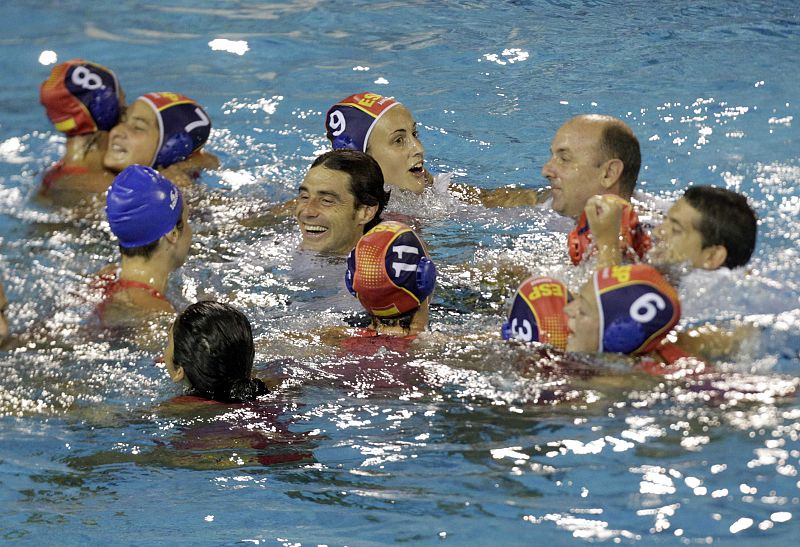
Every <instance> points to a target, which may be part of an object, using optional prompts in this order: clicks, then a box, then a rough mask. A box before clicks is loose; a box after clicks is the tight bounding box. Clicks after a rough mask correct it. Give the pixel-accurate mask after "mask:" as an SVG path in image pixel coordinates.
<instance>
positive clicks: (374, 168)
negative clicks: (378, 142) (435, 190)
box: [311, 148, 391, 233]
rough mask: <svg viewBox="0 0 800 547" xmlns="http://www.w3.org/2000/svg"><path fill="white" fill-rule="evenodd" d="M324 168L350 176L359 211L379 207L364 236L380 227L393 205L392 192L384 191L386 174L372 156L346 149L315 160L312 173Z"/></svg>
mask: <svg viewBox="0 0 800 547" xmlns="http://www.w3.org/2000/svg"><path fill="white" fill-rule="evenodd" d="M320 165H321V166H322V167H325V168H326V169H333V170H334V171H341V172H343V173H347V174H348V175H349V176H350V191H351V192H352V194H353V196H355V198H356V207H361V206H362V205H367V206H373V205H377V206H378V211H377V212H376V213H375V217H373V219H372V220H371V221H369V222H368V223H367V224H366V225H365V226H364V233H367V232H368V231H370V230H371V229H372V228H374V227H375V226H377V225H378V224H380V222H381V220H382V219H381V213H382V212H383V208H384V207H386V204H387V203H389V196H390V195H391V192H387V191H386V190H384V188H383V186H384V181H383V171H381V166H380V165H378V162H377V161H375V160H374V159H373V158H372V156H368V155H367V154H365V153H363V152H359V151H358V150H350V149H346V148H345V149H340V150H331V151H330V152H325V153H324V154H322V155H321V156H319V157H318V158H317V159H315V160H314V163H312V164H311V169H313V168H314V167H317V166H320Z"/></svg>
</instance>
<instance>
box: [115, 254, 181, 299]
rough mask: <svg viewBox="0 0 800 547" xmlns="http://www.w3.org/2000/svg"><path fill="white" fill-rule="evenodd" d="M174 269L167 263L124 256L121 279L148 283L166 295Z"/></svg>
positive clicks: (120, 273)
mask: <svg viewBox="0 0 800 547" xmlns="http://www.w3.org/2000/svg"><path fill="white" fill-rule="evenodd" d="M171 273H172V269H171V268H169V265H168V263H167V261H165V260H154V259H153V258H150V259H146V258H143V257H140V256H123V257H122V265H121V267H120V272H119V278H120V279H126V280H128V281H138V282H140V283H146V284H147V285H150V286H151V287H153V288H154V289H155V290H157V291H158V292H160V293H161V294H164V293H165V292H166V290H167V281H169V274H171Z"/></svg>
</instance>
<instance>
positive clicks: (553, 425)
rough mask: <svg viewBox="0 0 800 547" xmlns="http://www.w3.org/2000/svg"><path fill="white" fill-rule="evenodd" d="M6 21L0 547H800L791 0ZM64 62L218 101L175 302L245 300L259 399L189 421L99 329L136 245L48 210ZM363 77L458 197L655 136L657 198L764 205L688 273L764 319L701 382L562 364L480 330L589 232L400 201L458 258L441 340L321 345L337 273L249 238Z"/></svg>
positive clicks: (84, 219) (75, 15)
mask: <svg viewBox="0 0 800 547" xmlns="http://www.w3.org/2000/svg"><path fill="white" fill-rule="evenodd" d="M0 29H2V33H1V34H0V45H2V51H3V55H2V57H0V67H1V68H2V72H1V74H2V76H0V82H2V85H0V112H2V115H1V116H0V242H2V243H1V245H2V247H1V248H2V253H1V256H0V275H1V276H2V281H3V283H4V285H5V288H6V292H7V294H8V296H9V300H10V301H11V306H10V310H9V313H10V316H11V323H12V330H14V331H16V332H22V331H29V332H31V331H33V332H46V333H48V336H46V337H42V339H43V340H44V341H42V342H38V343H31V344H30V346H29V347H24V348H20V349H17V350H14V351H4V352H0V422H1V423H2V426H1V428H0V503H1V504H2V505H1V506H0V507H2V511H1V513H2V517H0V538H2V539H3V540H5V541H10V542H17V543H19V544H31V545H33V544H41V543H53V542H58V543H64V544H79V543H87V542H91V543H97V544H100V543H114V544H145V545H147V544H162V543H166V544H200V545H220V544H238V543H244V544H261V545H298V544H300V545H317V544H328V545H342V544H347V545H375V544H387V543H406V544H452V545H485V544H488V543H492V542H493V543H497V544H502V545H539V544H547V543H550V544H566V543H593V542H608V543H645V544H650V543H664V544H689V545H694V544H723V545H733V544H735V545H747V544H751V545H755V544H763V542H766V541H769V542H771V544H773V545H793V544H795V542H796V538H797V537H798V533H800V526H798V521H799V520H800V514H799V513H800V490H799V489H800V478H799V477H798V467H800V442H799V441H798V436H799V435H800V405H798V401H797V398H796V396H795V395H794V390H795V389H796V388H797V384H798V382H797V377H798V373H799V372H800V355H799V352H800V340H799V339H798V336H797V330H798V327H799V326H800V264H799V263H798V252H799V250H798V245H797V241H798V238H800V222H799V221H798V217H800V190H798V187H800V156H798V150H799V149H800V148H798V146H800V134H798V127H799V123H798V122H799V121H800V118H799V116H800V109H799V108H798V105H799V104H800V96H798V82H800V16H798V10H797V5H796V2H794V1H789V0H786V1H770V2H767V1H753V2H746V3H740V2H729V3H725V2H705V3H698V2H689V1H677V0H675V1H665V2H647V1H629V2H605V1H601V0H592V1H590V0H584V1H574V0H563V1H555V0H553V1H545V0H535V1H530V2H512V1H506V2H478V1H473V0H459V1H450V2H425V1H413V2H408V1H406V2H395V1H391V0H389V1H385V2H379V3H369V2H338V1H333V2H321V1H314V0H304V1H296V2H280V3H278V2H275V3H261V2H255V1H254V2H227V1H208V2H187V1H183V0H171V1H168V2H161V3H147V4H142V3H140V2H127V1H120V2H113V3H107V2H92V1H90V2H86V1H81V2H78V1H73V0H67V1H63V2H59V3H58V7H54V5H53V3H51V2H41V1H34V2H20V3H16V4H14V5H9V6H4V14H3V18H2V20H0ZM215 40H228V41H229V42H214V41H215ZM225 43H227V44H228V46H226V47H227V48H228V49H235V47H238V48H239V51H243V50H244V49H245V47H244V46H245V44H246V49H247V50H246V51H244V52H243V54H242V55H239V54H238V53H235V52H230V51H225V50H221V49H214V47H212V45H211V44H213V45H214V46H216V47H219V44H223V45H224V44H225ZM234 46H235V47H234ZM45 51H52V52H55V54H56V55H57V58H58V61H59V62H60V61H64V60H67V59H70V58H72V57H78V56H80V57H84V58H88V59H92V60H95V61H97V62H101V63H102V64H105V65H106V66H109V67H112V68H113V69H114V70H115V71H116V73H117V75H118V76H119V78H120V81H121V83H122V85H123V86H124V88H125V90H126V92H127V94H128V97H129V98H134V97H136V96H138V95H139V94H142V93H145V92H149V91H160V90H175V91H180V92H184V93H186V94H188V95H190V96H192V97H194V98H196V99H198V100H199V101H200V102H201V103H202V104H203V105H205V106H206V107H207V110H208V112H209V113H210V115H211V117H212V120H213V123H214V131H213V134H212V138H211V141H210V143H209V145H208V148H209V149H211V150H213V151H214V152H215V153H216V154H218V155H219V156H220V159H221V160H222V167H221V168H220V169H219V170H218V171H215V172H212V173H206V174H205V175H204V176H203V178H202V180H201V184H200V186H199V187H198V188H196V189H194V190H193V191H192V192H191V193H190V194H191V195H190V197H189V199H190V201H191V203H192V204H193V209H192V217H191V221H192V223H193V226H194V229H195V239H194V243H193V252H192V255H191V256H190V259H189V261H188V262H187V264H186V265H185V266H184V267H183V268H182V269H181V270H180V271H179V272H178V273H177V274H176V275H175V276H174V277H173V279H172V281H171V284H170V288H169V293H170V296H171V297H173V299H174V300H175V301H177V302H179V303H183V304H186V303H189V302H192V301H194V300H196V299H198V298H201V297H214V298H219V299H224V300H226V301H229V302H232V303H234V304H236V305H237V306H239V307H241V308H242V309H243V310H245V311H246V313H247V314H248V316H249V317H251V319H252V321H253V324H254V327H255V331H256V334H257V337H258V340H259V348H258V356H257V361H258V363H257V368H258V372H259V374H261V375H263V376H275V377H279V378H282V381H281V382H280V385H279V388H278V389H277V390H275V392H274V393H273V394H272V395H271V396H270V397H268V398H267V400H265V401H264V402H263V403H261V404H259V405H257V406H256V407H248V408H222V409H221V408H219V407H211V408H206V407H203V408H176V407H175V406H174V405H169V404H168V401H169V399H170V398H171V397H173V396H174V395H176V394H177V389H176V388H175V387H174V386H173V385H172V384H171V383H169V382H168V381H167V379H166V375H165V374H164V371H163V370H162V369H160V368H158V367H156V366H154V358H155V357H157V356H158V355H159V354H160V351H161V350H160V348H158V347H155V346H153V345H152V344H150V345H148V344H144V345H133V344H129V343H127V342H125V341H124V340H119V339H117V338H115V337H114V336H113V335H112V334H111V333H104V332H98V331H97V330H96V329H94V327H93V325H92V324H91V321H90V320H89V319H87V318H88V317H89V316H90V315H91V310H92V307H93V301H92V299H91V297H90V296H88V295H87V294H86V291H85V287H86V284H87V282H88V278H89V275H90V274H91V273H92V272H96V271H97V270H98V269H99V268H100V267H102V266H103V265H104V264H106V263H108V262H109V261H111V260H113V259H114V257H115V256H116V251H115V247H114V243H113V242H112V240H111V238H110V236H109V233H108V229H107V226H106V225H105V224H104V223H102V222H101V221H100V220H97V219H95V218H92V217H91V215H82V216H78V217H76V216H75V215H74V214H71V213H69V212H68V211H59V210H52V209H49V208H47V207H46V206H44V205H43V204H41V203H39V202H37V201H36V200H35V199H34V195H35V192H36V188H37V184H38V180H39V177H40V175H41V172H42V171H43V169H45V168H46V167H47V166H48V165H49V164H50V163H52V162H53V161H54V160H55V159H56V158H57V157H58V156H59V154H60V151H61V147H62V146H63V140H62V138H61V137H60V136H59V135H58V134H56V133H55V132H54V131H53V130H52V128H51V126H50V125H49V124H48V123H47V120H46V118H45V116H44V113H43V110H42V108H41V106H40V105H39V104H38V86H39V84H40V82H41V81H42V80H43V79H44V78H45V77H46V75H47V74H48V71H49V70H50V68H51V66H50V65H43V64H42V63H41V62H40V56H41V55H42V53H43V52H45ZM363 90H373V91H376V92H379V93H382V94H386V95H394V96H396V97H397V98H399V99H400V100H401V101H403V102H404V103H406V104H407V105H408V106H409V108H410V109H411V110H412V112H414V114H415V115H416V117H417V120H418V121H419V122H420V124H421V138H422V140H423V142H424V143H425V146H426V148H427V161H428V164H429V166H430V167H431V169H432V170H433V171H436V172H451V171H452V172H455V178H456V180H458V181H459V182H464V183H468V184H472V185H477V186H482V187H485V188H492V187H496V186H500V185H506V184H516V185H522V186H528V187H534V188H535V187H541V186H544V180H543V178H542V177H541V176H540V174H539V171H540V169H541V166H542V164H543V163H544V161H545V160H546V158H547V157H548V147H549V143H550V139H551V138H552V135H553V133H554V131H555V130H556V128H557V127H558V126H559V125H560V124H561V123H562V122H563V121H565V120H566V119H567V118H568V117H570V116H573V115H575V114H580V113H587V112H597V113H606V114H611V115H615V116H619V117H621V118H623V119H625V120H626V121H627V122H628V123H629V124H630V125H631V127H633V129H634V130H635V132H636V133H637V135H638V136H639V138H640V141H641V143H642V149H643V170H642V174H641V177H640V189H641V190H643V192H644V194H643V195H644V199H645V200H650V201H652V202H654V203H655V202H659V201H663V200H670V199H673V198H674V197H675V196H676V195H680V193H681V192H682V191H683V190H684V189H685V188H686V186H687V185H688V184H701V183H702V184H715V185H719V186H724V187H728V188H732V189H736V190H738V191H742V192H745V193H746V194H747V195H748V196H749V197H750V199H751V202H752V203H753V205H754V206H755V208H756V209H757V212H758V214H759V217H760V219H761V223H760V225H759V239H758V248H757V251H756V254H755V256H754V258H753V261H752V262H751V265H750V269H749V271H748V272H733V273H732V274H731V275H730V276H729V277H726V278H724V279H722V280H721V279H720V277H719V276H704V275H700V274H698V275H693V276H691V278H690V279H689V280H687V283H686V285H685V287H684V288H683V289H682V291H683V294H684V298H685V300H684V302H685V305H686V312H685V314H684V315H685V321H684V324H694V323H699V322H701V321H704V320H707V319H713V320H715V321H720V322H725V321H729V320H731V319H740V318H743V317H746V318H748V319H749V320H751V321H753V322H755V323H756V324H757V325H758V329H759V331H758V334H757V335H756V336H754V337H753V339H751V340H748V342H747V344H745V347H744V349H743V350H742V352H741V353H740V354H739V355H737V356H735V358H732V359H730V360H728V361H725V362H722V363H719V364H718V372H717V373H715V374H712V375H709V376H707V377H703V378H699V379H697V380H693V381H662V380H660V379H654V378H650V377H645V376H642V375H638V374H631V373H630V372H628V364H627V363H625V362H622V361H615V360H609V361H604V362H602V363H589V364H573V365H572V366H571V367H568V368H567V369H564V368H559V367H553V366H547V363H546V362H545V363H542V362H537V360H536V359H535V358H534V357H532V356H531V355H530V353H529V352H526V351H525V350H522V349H519V348H511V347H507V346H506V345H504V344H502V343H500V342H499V341H497V340H496V339H492V338H491V337H489V336H486V333H494V332H496V331H497V328H498V325H499V324H500V322H501V321H502V316H503V313H504V305H505V301H506V298H507V297H508V295H509V293H510V292H511V291H512V289H513V287H508V286H506V285H505V284H504V283H502V281H497V280H496V279H495V278H494V274H495V272H494V271H493V268H494V267H495V266H496V265H498V264H502V263H504V262H508V263H516V264H523V265H524V266H525V267H526V268H527V269H528V270H530V271H531V272H539V273H542V272H549V273H554V274H563V275H568V272H567V271H566V270H567V266H566V264H565V259H566V256H565V253H563V249H564V239H565V236H564V232H565V230H566V229H567V227H568V223H567V222H565V221H564V219H561V218H558V217H555V216H554V215H553V214H552V213H550V212H548V211H546V210H540V209H510V210H501V211H497V210H492V211H490V210H483V209H480V208H478V207H472V206H467V205H464V204H460V203H458V202H456V201H454V200H450V199H447V198H443V197H441V196H438V197H437V196H425V197H424V198H422V199H420V198H415V197H409V196H402V195H395V196H393V204H392V206H391V207H392V209H394V210H395V211H396V212H399V213H404V214H409V215H412V216H413V217H414V218H415V219H417V221H418V224H419V226H420V230H421V233H422V235H423V237H424V238H425V239H426V241H427V242H428V243H429V244H430V247H431V249H432V254H433V256H434V258H435V259H436V260H437V262H438V263H439V264H440V269H441V271H442V272H443V275H442V280H441V283H440V285H439V289H438V290H437V293H436V295H435V299H434V302H433V308H432V330H433V331H434V333H433V334H432V335H429V336H427V337H426V340H425V343H423V344H420V345H419V347H417V348H414V349H413V350H411V351H410V352H409V353H408V354H398V353H392V352H383V353H381V354H379V355H377V356H373V357H358V356H353V355H346V354H344V352H341V351H337V350H336V349H332V348H330V347H328V346H326V345H325V344H323V343H322V341H321V340H320V339H319V336H318V334H319V332H320V328H321V327H326V326H334V325H340V324H343V323H345V322H351V323H352V322H357V321H358V316H357V313H356V310H357V308H356V304H355V302H354V300H353V299H351V298H350V297H349V295H347V294H346V292H345V290H344V288H343V287H342V286H341V284H340V279H339V276H340V274H339V268H340V267H341V264H340V263H338V262H337V261H331V260H329V259H323V258H314V257H308V256H305V255H303V254H298V253H296V252H294V251H293V249H294V248H295V247H296V245H297V243H298V241H299V237H298V235H297V234H296V228H295V225H294V224H293V221H291V220H286V221H277V222H275V223H274V224H272V225H269V226H266V227H264V228H261V229H258V230H253V229H249V228H245V227H243V226H242V225H240V224H239V222H238V219H240V218H242V217H246V216H252V215H254V214H258V213H259V212H263V211H264V210H266V209H267V208H268V207H269V206H270V205H271V204H274V203H277V202H280V201H282V200H285V199H287V198H289V197H291V196H293V195H294V193H295V191H296V188H297V186H298V184H299V182H300V181H301V179H302V177H303V174H304V172H305V169H306V168H307V166H308V165H309V163H310V160H311V159H312V158H313V157H314V156H315V155H316V154H318V153H319V152H321V151H323V150H325V149H326V146H327V143H326V141H325V140H324V136H323V131H322V129H323V122H322V114H323V112H324V111H325V110H326V109H327V108H328V106H330V104H331V103H332V102H333V101H335V100H338V99H341V98H342V97H345V96H346V95H349V94H351V93H353V92H357V91H363ZM478 271H480V272H482V273H480V274H479V273H477V272H478ZM571 282H573V283H574V282H576V280H575V279H572V280H571ZM154 337H155V338H158V337H159V333H155V334H154Z"/></svg>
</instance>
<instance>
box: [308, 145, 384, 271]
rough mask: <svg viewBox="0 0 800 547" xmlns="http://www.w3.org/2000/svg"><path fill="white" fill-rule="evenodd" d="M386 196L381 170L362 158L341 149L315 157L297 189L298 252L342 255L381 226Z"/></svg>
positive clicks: (363, 155) (350, 151)
mask: <svg viewBox="0 0 800 547" xmlns="http://www.w3.org/2000/svg"><path fill="white" fill-rule="evenodd" d="M389 195H390V192H386V191H385V190H384V188H383V174H382V173H381V168H380V166H379V165H378V163H377V162H376V161H375V160H374V159H372V158H371V157H370V156H368V155H367V154H364V153H363V152H358V151H356V150H348V149H343V150H334V151H332V152H327V153H325V154H323V155H321V156H319V157H318V158H317V159H316V160H314V163H312V164H311V168H310V169H309V170H308V174H307V175H306V177H305V179H304V180H303V183H302V184H301V185H300V190H299V192H298V196H297V203H296V205H295V217H296V218H297V222H298V224H299V225H300V233H301V235H302V236H303V243H302V248H303V249H304V250H306V251H314V252H317V253H322V254H329V255H339V256H345V255H347V253H349V252H350V250H351V249H352V248H353V247H355V245H356V243H357V242H358V240H359V238H360V237H361V236H362V235H364V233H366V232H368V231H369V230H371V229H372V228H373V227H374V226H376V225H377V224H378V223H380V222H381V212H382V211H383V208H384V207H385V206H386V204H387V203H388V202H389Z"/></svg>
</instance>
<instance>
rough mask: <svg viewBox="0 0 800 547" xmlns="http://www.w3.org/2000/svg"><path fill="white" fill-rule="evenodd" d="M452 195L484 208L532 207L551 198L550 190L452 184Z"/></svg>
mask: <svg viewBox="0 0 800 547" xmlns="http://www.w3.org/2000/svg"><path fill="white" fill-rule="evenodd" d="M450 193H452V194H453V195H455V196H456V197H458V198H459V199H460V200H462V201H464V202H466V203H472V204H474V205H483V206H484V207H489V208H495V207H532V206H534V205H538V204H540V203H544V202H545V201H547V199H548V198H549V197H550V189H549V188H537V189H534V188H514V187H511V186H505V187H502V188H494V189H490V190H487V189H484V188H478V187H475V186H467V185H465V184H451V185H450Z"/></svg>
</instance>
